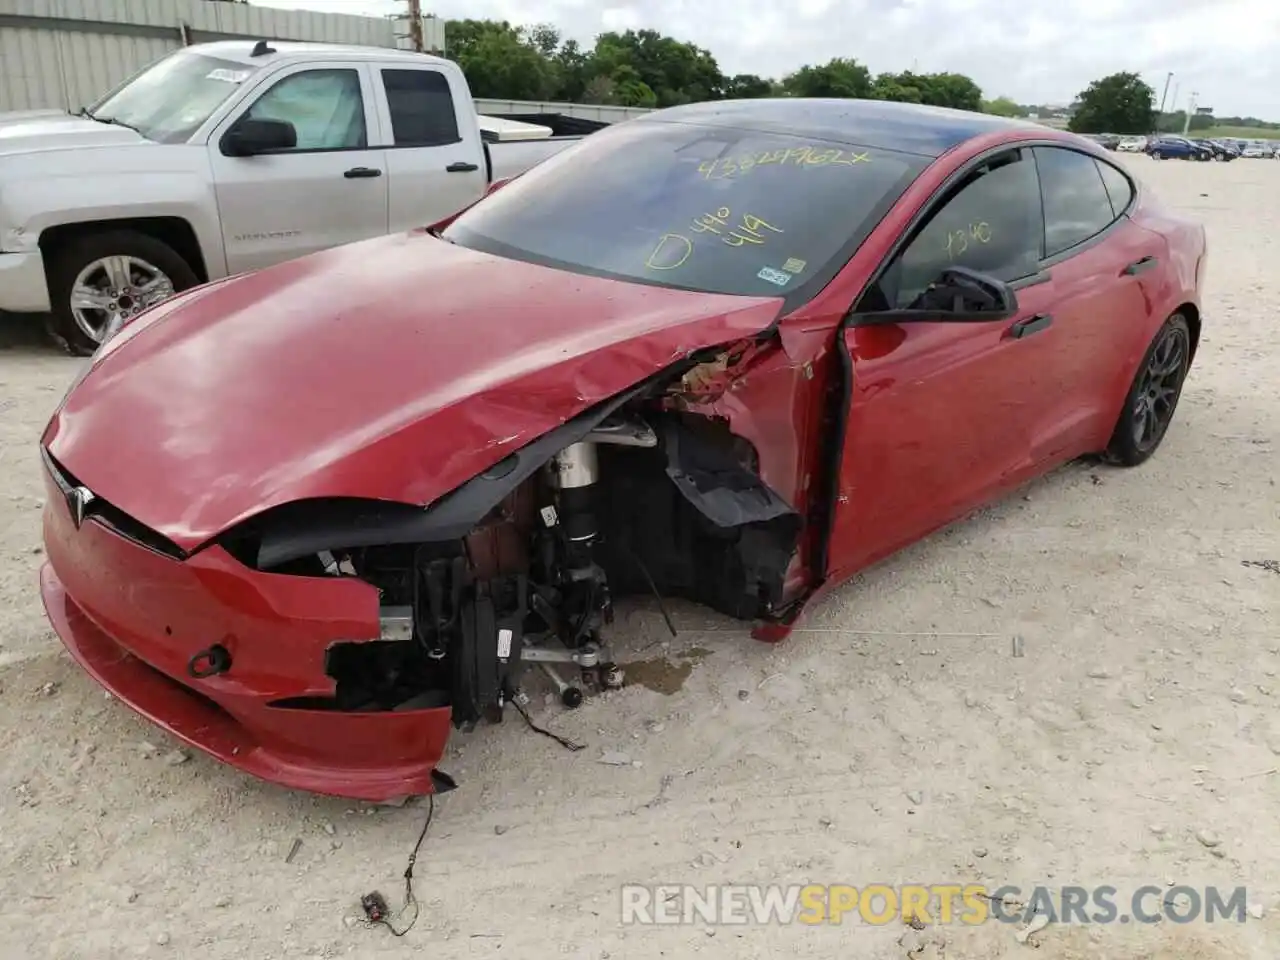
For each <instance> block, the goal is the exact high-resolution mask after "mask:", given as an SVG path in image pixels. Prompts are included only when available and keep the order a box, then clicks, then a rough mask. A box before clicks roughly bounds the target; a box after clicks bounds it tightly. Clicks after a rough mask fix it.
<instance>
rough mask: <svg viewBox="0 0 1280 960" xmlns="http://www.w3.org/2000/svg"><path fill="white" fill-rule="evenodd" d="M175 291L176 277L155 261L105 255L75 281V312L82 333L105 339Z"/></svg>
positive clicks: (88, 266)
mask: <svg viewBox="0 0 1280 960" xmlns="http://www.w3.org/2000/svg"><path fill="white" fill-rule="evenodd" d="M173 293H174V290H173V281H172V280H171V279H169V277H168V276H167V275H166V274H165V272H164V271H163V270H161V269H160V268H159V267H157V266H155V265H154V264H151V263H148V262H147V261H146V260H143V259H141V258H139V257H131V256H127V255H124V254H120V255H117V256H113V257H101V258H100V259H98V260H94V261H92V262H91V263H89V264H88V265H87V266H85V268H84V269H83V270H81V271H80V273H79V274H77V276H76V280H75V283H73V284H72V285H71V315H72V316H73V317H75V321H76V326H77V327H79V328H80V332H81V333H83V334H84V335H85V336H86V337H88V338H89V339H90V340H92V341H93V342H94V343H101V342H102V341H103V340H104V339H106V338H107V337H109V336H110V335H111V334H113V333H115V332H116V331H117V330H118V329H120V326H121V325H122V324H123V323H124V322H125V321H127V320H129V319H130V318H132V317H135V316H137V315H138V314H139V313H141V312H142V311H143V310H145V309H147V308H148V307H151V306H154V305H155V304H157V303H159V302H160V301H161V300H163V299H165V298H166V297H171V296H173Z"/></svg>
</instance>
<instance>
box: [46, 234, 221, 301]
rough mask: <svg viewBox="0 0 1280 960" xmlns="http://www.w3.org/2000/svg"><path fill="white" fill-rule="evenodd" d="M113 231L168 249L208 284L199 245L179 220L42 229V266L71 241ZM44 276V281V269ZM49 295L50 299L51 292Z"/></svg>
mask: <svg viewBox="0 0 1280 960" xmlns="http://www.w3.org/2000/svg"><path fill="white" fill-rule="evenodd" d="M116 230H134V231H136V232H138V233H141V234H144V235H146V236H149V237H151V238H152V239H154V240H159V241H160V242H161V243H164V244H166V245H168V246H170V247H172V248H173V250H174V252H175V253H177V254H178V255H179V256H180V257H182V259H183V260H185V261H187V263H188V264H189V265H190V267H191V270H192V271H193V272H194V273H195V275H196V277H197V278H198V279H199V281H200V282H201V283H206V282H208V280H209V269H208V266H207V265H206V264H205V262H204V253H203V251H202V250H201V249H200V241H199V240H198V239H197V238H196V232H195V228H194V227H192V225H191V223H190V222H189V221H187V220H184V219H183V218H182V217H122V218H120V219H111V220H84V221H80V222H77V223H60V224H57V225H55V226H52V227H46V228H45V229H44V230H42V231H41V232H40V240H39V244H40V252H41V254H43V255H44V260H45V263H46V264H48V263H49V262H50V261H51V260H52V258H53V256H54V255H55V254H56V253H57V252H58V251H59V250H61V249H62V248H63V247H64V246H66V244H68V243H69V242H71V241H72V240H78V239H80V238H81V237H84V236H87V235H90V234H94V233H109V232H112V231H116ZM45 276H46V280H47V279H48V268H47V267H46V270H45ZM50 295H51V296H52V291H50Z"/></svg>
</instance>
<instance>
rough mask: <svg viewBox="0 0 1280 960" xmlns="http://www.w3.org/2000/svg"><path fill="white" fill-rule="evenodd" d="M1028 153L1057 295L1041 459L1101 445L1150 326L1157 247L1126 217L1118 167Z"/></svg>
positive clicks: (1124, 184)
mask: <svg viewBox="0 0 1280 960" xmlns="http://www.w3.org/2000/svg"><path fill="white" fill-rule="evenodd" d="M1034 152H1035V159H1036V166H1037V169H1038V171H1039V174H1040V189H1041V193H1042V195H1043V201H1044V216H1045V260H1044V261H1043V262H1042V263H1041V267H1042V269H1044V270H1047V271H1049V272H1051V273H1052V275H1053V285H1054V290H1055V295H1056V299H1057V302H1056V304H1055V306H1054V324H1053V329H1052V331H1050V336H1049V337H1047V338H1046V340H1047V341H1049V343H1051V345H1052V347H1053V355H1052V357H1051V358H1050V362H1049V365H1048V366H1047V367H1046V369H1045V375H1046V376H1049V377H1051V378H1052V382H1053V385H1054V389H1053V390H1052V391H1051V392H1050V394H1049V395H1048V397H1047V403H1046V405H1045V406H1044V407H1043V408H1042V409H1041V411H1040V412H1039V416H1038V417H1037V420H1036V422H1035V423H1034V424H1033V425H1032V434H1031V446H1032V456H1033V458H1034V459H1035V460H1036V461H1037V462H1040V463H1044V462H1047V461H1054V460H1060V459H1067V458H1070V457H1073V456H1077V455H1079V454H1081V453H1085V452H1088V451H1091V450H1098V449H1101V448H1102V447H1103V446H1105V445H1106V441H1107V439H1108V438H1109V436H1110V434H1111V431H1112V428H1113V427H1114V426H1115V420H1116V416H1117V414H1118V409H1117V407H1116V402H1117V398H1116V388H1117V385H1118V384H1119V383H1120V382H1121V381H1123V382H1124V387H1125V388H1127V386H1128V375H1129V371H1128V358H1129V357H1130V356H1131V354H1132V353H1133V349H1134V344H1135V338H1142V337H1145V336H1147V334H1148V331H1150V330H1151V329H1152V327H1151V325H1150V323H1149V320H1150V318H1151V311H1152V303H1153V300H1154V298H1153V296H1152V295H1151V294H1152V291H1151V284H1152V283H1153V282H1155V278H1157V277H1158V276H1159V271H1158V269H1157V268H1158V267H1159V265H1160V257H1161V254H1162V253H1163V252H1164V244H1163V242H1162V241H1161V239H1160V238H1159V237H1158V236H1156V235H1155V234H1152V233H1150V232H1148V231H1146V230H1143V229H1142V228H1141V227H1139V226H1137V225H1136V224H1135V223H1133V222H1132V221H1131V220H1130V219H1129V218H1128V217H1127V216H1125V213H1126V211H1127V210H1128V209H1129V207H1130V205H1131V204H1132V202H1133V198H1134V187H1133V184H1132V182H1131V181H1130V179H1129V177H1128V175H1127V174H1125V173H1124V172H1123V171H1121V170H1120V169H1119V168H1118V167H1116V166H1113V165H1112V164H1110V163H1108V162H1107V161H1105V160H1101V159H1097V158H1095V157H1093V156H1092V155H1090V154H1087V153H1083V152H1079V151H1076V150H1072V149H1070V148H1069V147H1056V146H1054V147H1048V146H1044V147H1036V148H1035V151H1034ZM1121 395H1123V391H1122V394H1121Z"/></svg>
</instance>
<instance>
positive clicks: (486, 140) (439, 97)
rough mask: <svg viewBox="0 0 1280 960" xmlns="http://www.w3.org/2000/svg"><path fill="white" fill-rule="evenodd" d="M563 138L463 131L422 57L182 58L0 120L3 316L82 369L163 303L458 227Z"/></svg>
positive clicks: (286, 53)
mask: <svg viewBox="0 0 1280 960" xmlns="http://www.w3.org/2000/svg"><path fill="white" fill-rule="evenodd" d="M552 120H554V118H552ZM573 125H575V126H579V125H586V126H587V127H588V128H590V127H591V124H589V123H588V122H587V121H573ZM595 126H596V127H599V126H604V124H596V125H595ZM562 132H564V131H561V130H557V129H555V128H554V127H553V126H552V125H546V124H544V125H539V124H513V123H511V122H510V121H507V122H504V121H502V120H500V119H497V118H486V117H478V116H477V115H476V111H475V106H474V101H473V100H472V96H471V91H470V89H469V88H468V86H467V81H466V78H465V77H464V76H463V74H462V71H461V70H460V69H459V67H458V65H457V64H456V63H454V62H453V61H450V60H443V59H440V58H438V57H430V56H426V55H425V54H420V53H412V52H409V51H401V50H389V49H385V48H380V47H349V46H339V45H334V44H320V43H270V44H268V43H266V42H260V43H258V44H254V43H252V42H249V41H226V42H218V43H208V44H197V45H195V46H190V47H186V48H184V49H182V50H179V51H178V52H176V53H173V54H171V55H169V56H167V57H165V58H163V59H162V60H160V61H158V62H157V63H155V64H153V65H151V66H150V67H148V68H147V69H145V70H143V71H142V72H141V73H139V74H138V75H136V76H135V77H133V78H132V79H130V80H128V81H127V82H125V83H124V84H123V85H121V86H120V87H119V88H117V89H116V90H114V91H112V92H111V93H110V94H108V95H107V96H105V97H104V98H103V99H102V100H101V101H99V102H98V103H96V104H94V105H93V106H92V107H89V108H87V109H85V110H82V111H81V112H80V114H79V115H77V116H72V115H70V114H67V113H65V112H59V111H45V112H43V113H40V112H37V113H31V112H28V113H23V114H14V115H8V116H6V115H0V311H5V310H8V311H17V312H32V313H48V314H49V321H48V322H49V328H50V332H51V333H52V334H53V336H54V337H55V339H57V340H58V341H59V342H60V343H61V344H63V346H64V347H65V348H66V349H68V350H69V351H70V352H72V353H75V354H82V355H83V354H89V353H92V352H93V350H94V349H96V348H97V346H98V344H99V343H101V342H102V339H103V337H104V336H105V335H107V334H108V333H110V331H111V330H112V329H114V327H115V326H116V325H117V324H119V323H120V322H122V321H124V320H127V319H128V318H130V317H132V316H135V315H136V314H137V313H138V312H139V311H141V310H143V309H145V308H146V307H148V306H150V305H152V304H155V303H157V302H159V301H160V300H162V299H164V298H165V297H168V296H170V295H172V294H173V293H174V292H175V291H181V290H184V289H186V288H188V287H192V286H195V285H196V284H198V283H201V282H205V281H211V280H217V279H219V278H220V277H225V276H227V275H229V274H235V273H242V272H244V271H247V270H256V269H259V268H261V267H267V266H271V265H272V264H275V263H279V262H281V261H283V260H289V259H292V258H294V257H298V256H302V255H303V254H307V253H312V252H314V251H317V250H322V249H325V248H328V247H334V246H338V245H339V244H344V243H349V242H352V241H355V240H364V239H367V238H369V237H374V236H379V235H383V234H387V233H393V232H397V231H400V230H404V229H407V228H410V227H416V226H419V225H421V224H425V223H432V222H434V221H436V220H439V219H440V218H441V217H445V216H448V215H449V214H452V213H456V212H458V211H459V210H461V209H463V208H464V207H466V206H468V205H470V204H471V203H474V202H475V201H476V200H478V199H479V198H480V197H481V196H483V195H484V193H485V191H486V189H488V186H489V184H490V183H491V182H493V181H495V180H500V179H504V178H508V177H511V176H514V175H516V174H519V173H521V172H522V171H524V170H526V169H528V168H529V167H530V166H532V165H533V164H535V163H537V162H538V161H540V160H542V159H544V158H546V157H548V156H551V155H552V154H554V153H556V152H557V151H559V150H562V149H564V148H565V147H566V146H569V145H570V144H572V143H575V142H577V141H578V140H579V139H580V137H579V136H555V135H554V134H556V133H562ZM530 136H533V137H534V139H532V140H531V139H529V138H530Z"/></svg>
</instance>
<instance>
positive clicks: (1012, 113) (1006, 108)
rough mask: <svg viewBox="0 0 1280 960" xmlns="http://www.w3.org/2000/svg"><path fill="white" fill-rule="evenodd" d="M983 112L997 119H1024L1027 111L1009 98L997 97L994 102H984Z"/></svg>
mask: <svg viewBox="0 0 1280 960" xmlns="http://www.w3.org/2000/svg"><path fill="white" fill-rule="evenodd" d="M982 112H983V113H990V114H992V115H993V116H997V117H1024V116H1026V111H1025V110H1023V109H1022V107H1021V106H1020V105H1019V104H1016V103H1014V102H1013V101H1012V100H1010V99H1009V98H1008V97H996V98H995V99H994V100H983V101H982Z"/></svg>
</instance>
